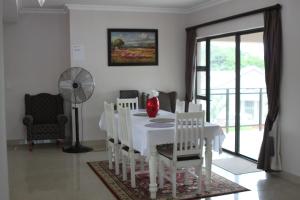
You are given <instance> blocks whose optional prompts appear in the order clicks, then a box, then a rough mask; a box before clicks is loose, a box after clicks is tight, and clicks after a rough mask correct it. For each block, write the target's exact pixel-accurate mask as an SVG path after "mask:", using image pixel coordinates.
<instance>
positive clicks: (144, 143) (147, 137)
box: [99, 110, 225, 157]
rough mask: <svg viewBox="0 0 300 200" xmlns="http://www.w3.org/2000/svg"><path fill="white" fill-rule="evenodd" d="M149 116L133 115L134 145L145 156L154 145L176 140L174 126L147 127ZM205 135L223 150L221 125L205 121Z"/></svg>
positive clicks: (163, 113) (215, 147)
mask: <svg viewBox="0 0 300 200" xmlns="http://www.w3.org/2000/svg"><path fill="white" fill-rule="evenodd" d="M140 112H145V110H137V111H132V113H133V114H134V113H140ZM157 117H158V118H159V117H162V118H174V117H175V114H174V113H170V112H166V111H163V110H160V111H159V115H158V116H157ZM149 120H150V118H149V117H143V116H134V115H133V116H132V134H133V147H134V149H136V150H138V151H139V152H141V154H142V155H144V156H147V157H148V156H149V155H150V147H151V146H153V145H159V144H166V143H173V141H174V127H171V128H152V127H145V125H146V124H149V123H151V122H150V121H149ZM117 121H118V115H117V114H116V122H117ZM105 126H106V123H105V116H104V113H102V115H101V118H100V121H99V127H100V128H101V129H103V130H105V129H106V127H105ZM204 137H205V138H206V139H209V140H210V141H212V149H213V150H214V151H216V152H221V151H222V143H223V141H224V138H225V135H224V133H223V131H222V129H221V127H220V126H218V125H216V124H211V123H205V126H204Z"/></svg>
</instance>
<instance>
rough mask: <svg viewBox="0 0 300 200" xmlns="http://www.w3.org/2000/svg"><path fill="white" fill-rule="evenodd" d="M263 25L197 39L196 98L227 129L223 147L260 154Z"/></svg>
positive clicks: (264, 101)
mask: <svg viewBox="0 0 300 200" xmlns="http://www.w3.org/2000/svg"><path fill="white" fill-rule="evenodd" d="M262 36H263V32H262V29H257V30H251V31H244V32H238V33H232V34H226V35H223V36H214V37H209V38H204V39H201V40H198V42H197V73H196V87H195V93H196V95H195V97H196V102H198V103H202V107H205V108H206V111H207V121H210V122H212V123H216V124H219V125H220V126H221V127H222V128H223V131H224V133H225V134H226V138H225V141H224V143H223V148H224V149H225V150H227V151H229V152H232V153H234V154H237V155H242V156H245V157H248V158H250V159H254V160H257V158H258V153H259V149H260V145H261V141H262V136H263V133H262V130H263V126H264V120H265V118H266V112H267V109H266V108H267V98H266V87H265V77H264V58H263V57H264V54H263V52H264V48H263V41H262Z"/></svg>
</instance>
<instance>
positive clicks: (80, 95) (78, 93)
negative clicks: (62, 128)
mask: <svg viewBox="0 0 300 200" xmlns="http://www.w3.org/2000/svg"><path fill="white" fill-rule="evenodd" d="M74 95H75V97H76V103H82V102H84V101H86V100H87V97H86V95H85V93H84V90H83V89H82V88H81V87H79V88H76V89H75V90H74Z"/></svg>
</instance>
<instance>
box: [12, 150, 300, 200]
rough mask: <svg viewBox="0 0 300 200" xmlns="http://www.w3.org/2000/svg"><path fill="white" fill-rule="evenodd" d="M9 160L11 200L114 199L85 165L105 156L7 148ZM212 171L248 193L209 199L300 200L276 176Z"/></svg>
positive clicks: (299, 193)
mask: <svg viewBox="0 0 300 200" xmlns="http://www.w3.org/2000/svg"><path fill="white" fill-rule="evenodd" d="M222 157H224V156H222ZM8 159H9V179H10V180H9V181H10V194H11V200H111V199H115V198H114V197H113V195H112V194H111V193H110V192H109V190H108V189H107V188H106V187H105V186H104V185H103V183H102V182H101V181H100V180H99V178H98V177H97V176H96V175H95V174H94V173H93V172H92V171H91V170H90V169H89V167H88V166H87V164H86V162H87V161H95V160H105V159H106V153H105V152H90V153H84V154H66V153H63V152H62V151H61V150H60V149H59V148H57V147H56V146H55V145H39V146H35V147H34V151H33V152H28V150H27V148H24V147H10V148H9V151H8ZM213 171H214V172H216V173H217V174H219V175H221V176H224V177H226V178H227V179H230V180H232V181H235V182H237V183H239V184H241V185H243V186H244V187H247V188H248V189H250V190H251V191H249V192H242V193H239V194H232V195H224V196H219V197H214V198H208V199H212V200H215V199H216V200H241V199H243V200H255V199H260V200H279V199H280V200H281V199H282V200H297V199H300V185H297V184H293V183H291V182H288V181H286V180H283V179H281V178H278V177H277V176H272V175H267V174H265V173H264V172H258V173H251V174H244V175H239V176H237V175H233V174H231V173H229V172H227V171H224V170H222V169H220V168H218V167H213Z"/></svg>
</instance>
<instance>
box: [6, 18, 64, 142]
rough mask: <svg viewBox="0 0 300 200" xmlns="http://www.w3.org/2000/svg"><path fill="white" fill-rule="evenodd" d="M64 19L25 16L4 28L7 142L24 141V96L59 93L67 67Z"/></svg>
mask: <svg viewBox="0 0 300 200" xmlns="http://www.w3.org/2000/svg"><path fill="white" fill-rule="evenodd" d="M67 38H68V26H67V15H64V14H25V15H22V16H20V17H19V20H18V22H17V23H14V24H6V25H5V27H4V39H5V42H4V55H5V81H6V118H7V139H8V140H16V139H24V138H26V131H25V128H24V126H23V124H22V118H23V117H24V113H25V108H24V107H25V105H24V95H25V93H29V94H37V93H40V92H46V93H53V94H57V93H58V88H57V85H58V84H57V81H58V78H59V75H60V73H61V72H63V71H64V70H65V69H66V68H68V67H69V64H68V63H69V58H68V57H69V56H68V55H69V54H68V48H69V47H68V40H67Z"/></svg>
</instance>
